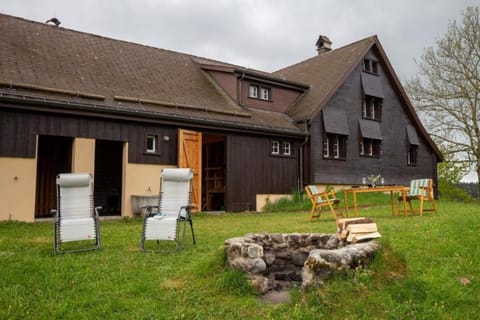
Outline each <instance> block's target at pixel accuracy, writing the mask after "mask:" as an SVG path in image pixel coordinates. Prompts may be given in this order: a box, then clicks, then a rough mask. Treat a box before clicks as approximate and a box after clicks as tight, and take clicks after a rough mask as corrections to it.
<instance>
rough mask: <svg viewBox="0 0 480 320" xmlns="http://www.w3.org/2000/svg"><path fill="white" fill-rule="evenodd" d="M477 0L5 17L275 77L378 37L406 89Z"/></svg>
mask: <svg viewBox="0 0 480 320" xmlns="http://www.w3.org/2000/svg"><path fill="white" fill-rule="evenodd" d="M478 4H479V3H478V0H476V1H473V0H421V1H419V0H402V1H398V0H396V1H393V0H362V1H358V0H81V1H80V0H0V12H2V13H5V14H10V15H14V16H18V17H22V18H25V19H29V20H34V21H39V22H45V21H47V20H48V19H50V18H52V17H56V18H58V19H59V20H60V21H61V25H60V26H61V27H64V28H69V29H74V30H77V31H82V32H88V33H93V34H97V35H101V36H105V37H110V38H114V39H121V40H126V41H130V42H135V43H140V44H144V45H149V46H153V47H157V48H162V49H168V50H173V51H178V52H182V53H189V54H193V55H197V56H202V57H207V58H211V59H216V60H220V61H224V62H229V63H232V64H236V65H240V66H243V67H249V68H253V69H259V70H262V71H267V72H273V71H275V70H278V69H281V68H283V67H286V66H289V65H292V64H295V63H297V62H300V61H303V60H305V59H307V58H310V57H312V56H314V55H316V50H315V49H316V48H315V42H316V41H317V39H318V36H319V35H320V34H322V35H326V36H328V37H329V38H330V40H331V41H332V42H333V44H332V46H333V48H334V49H335V48H339V47H342V46H344V45H347V44H349V43H352V42H355V41H357V40H360V39H363V38H366V37H369V36H372V35H377V36H378V37H379V39H380V42H381V43H382V46H383V48H384V49H385V51H386V53H387V56H388V58H389V59H390V62H391V63H392V65H393V67H394V70H395V71H396V73H397V75H398V76H399V78H400V80H401V81H402V82H405V81H406V80H408V79H411V78H412V77H414V76H415V75H416V73H417V65H416V63H415V59H417V61H418V60H419V59H420V57H421V55H422V53H423V50H424V48H425V47H426V46H434V45H435V41H436V40H437V39H439V38H440V37H442V36H443V35H444V34H445V32H446V31H447V27H448V24H449V22H451V21H453V20H457V21H460V19H461V12H462V11H463V10H465V8H466V7H467V6H468V5H477V6H478Z"/></svg>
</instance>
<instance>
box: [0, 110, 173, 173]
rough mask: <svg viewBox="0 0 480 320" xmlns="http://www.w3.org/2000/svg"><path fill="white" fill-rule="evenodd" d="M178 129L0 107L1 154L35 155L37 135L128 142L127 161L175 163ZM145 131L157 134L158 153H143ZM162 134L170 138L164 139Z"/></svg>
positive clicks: (14, 155) (30, 156) (5, 155)
mask: <svg viewBox="0 0 480 320" xmlns="http://www.w3.org/2000/svg"><path fill="white" fill-rule="evenodd" d="M177 132H178V130H177V128H173V127H160V126H154V125H145V124H142V123H134V122H122V121H115V120H101V119H93V118H86V117H85V118H84V117H68V116H60V115H53V114H43V113H29V112H20V111H6V110H1V111H0V139H1V141H0V142H1V143H0V156H3V157H26V158H33V157H35V137H36V135H37V134H40V135H52V136H63V137H80V138H92V139H101V140H110V141H124V142H125V141H128V142H129V149H128V160H129V162H130V163H152V164H164V165H175V164H176V163H177ZM146 134H154V135H156V136H157V143H158V150H159V152H158V153H155V154H148V153H146V152H145V136H146ZM164 136H168V137H169V140H168V141H165V140H164V139H163V137H164Z"/></svg>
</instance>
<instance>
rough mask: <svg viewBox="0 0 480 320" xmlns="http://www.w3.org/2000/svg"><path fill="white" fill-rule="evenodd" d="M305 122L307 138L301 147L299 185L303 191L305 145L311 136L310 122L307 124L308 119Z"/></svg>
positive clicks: (299, 188)
mask: <svg viewBox="0 0 480 320" xmlns="http://www.w3.org/2000/svg"><path fill="white" fill-rule="evenodd" d="M303 124H304V132H305V139H304V140H303V142H302V143H301V144H300V147H299V161H300V165H299V168H298V170H299V179H298V180H299V182H298V184H299V186H298V190H299V191H300V192H301V191H302V190H303V185H304V181H303V174H304V170H305V169H304V165H303V162H304V159H303V151H304V150H303V148H304V146H305V145H306V144H307V142H308V138H309V136H310V135H309V134H308V124H307V120H303Z"/></svg>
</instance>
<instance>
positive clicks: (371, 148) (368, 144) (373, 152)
mask: <svg viewBox="0 0 480 320" xmlns="http://www.w3.org/2000/svg"><path fill="white" fill-rule="evenodd" d="M381 147H382V140H377V139H370V138H363V137H362V138H360V143H359V154H360V156H361V157H367V158H380V155H381V150H382V148H381Z"/></svg>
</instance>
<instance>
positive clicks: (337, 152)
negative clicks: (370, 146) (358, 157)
mask: <svg viewBox="0 0 480 320" xmlns="http://www.w3.org/2000/svg"><path fill="white" fill-rule="evenodd" d="M346 142H347V136H344V135H340V134H331V133H325V135H324V136H323V157H324V158H326V159H345V158H346V155H347V143H346Z"/></svg>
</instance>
